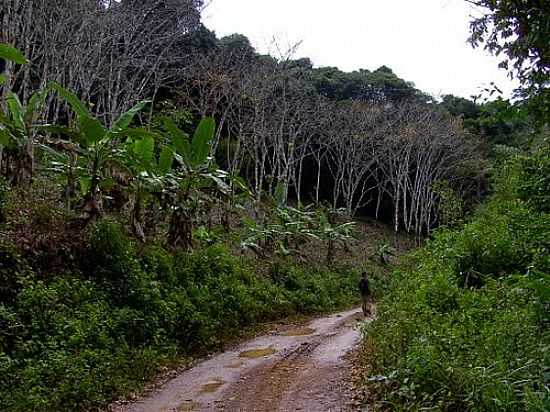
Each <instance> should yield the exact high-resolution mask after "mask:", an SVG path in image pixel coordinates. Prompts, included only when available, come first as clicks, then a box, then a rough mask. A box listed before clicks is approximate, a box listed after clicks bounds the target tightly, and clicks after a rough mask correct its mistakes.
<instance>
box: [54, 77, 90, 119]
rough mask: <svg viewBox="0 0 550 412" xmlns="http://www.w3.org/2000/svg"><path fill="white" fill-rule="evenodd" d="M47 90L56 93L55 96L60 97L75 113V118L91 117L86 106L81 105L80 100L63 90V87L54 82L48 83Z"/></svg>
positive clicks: (68, 91)
mask: <svg viewBox="0 0 550 412" xmlns="http://www.w3.org/2000/svg"><path fill="white" fill-rule="evenodd" d="M48 89H51V90H54V91H55V92H57V94H58V95H59V96H60V97H62V98H63V99H64V100H65V101H66V102H67V103H68V104H69V105H70V106H71V109H73V111H74V112H75V113H76V115H77V116H79V117H92V115H91V114H90V112H89V111H88V109H87V108H86V105H85V104H84V103H82V102H81V101H80V99H79V98H78V97H77V95H76V94H74V93H73V92H71V91H70V90H67V89H65V88H64V87H63V86H61V85H60V84H58V83H55V82H51V83H49V85H48Z"/></svg>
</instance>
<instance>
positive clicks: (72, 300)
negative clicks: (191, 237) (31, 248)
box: [0, 220, 358, 412]
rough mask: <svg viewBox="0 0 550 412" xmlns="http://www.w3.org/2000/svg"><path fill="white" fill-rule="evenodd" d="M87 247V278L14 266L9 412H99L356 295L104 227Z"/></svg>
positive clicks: (351, 288)
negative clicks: (173, 366)
mask: <svg viewBox="0 0 550 412" xmlns="http://www.w3.org/2000/svg"><path fill="white" fill-rule="evenodd" d="M87 243H88V251H87V253H86V256H85V258H84V259H83V263H82V270H83V274H82V275H58V276H48V277H47V278H46V279H44V280H41V279H38V278H37V276H36V275H34V274H32V273H31V272H30V270H28V269H25V268H26V266H25V265H24V262H20V259H19V258H17V255H16V254H14V255H9V256H11V257H10V259H12V260H13V263H14V264H13V265H10V266H9V270H10V272H9V273H10V276H11V278H13V279H15V280H16V282H17V284H18V285H19V286H18V288H14V289H10V298H9V299H4V300H2V301H1V302H0V410H2V411H10V412H11V411H29V410H40V411H77V410H97V409H99V408H101V407H102V406H104V405H105V404H107V403H108V402H110V401H111V400H113V399H114V398H116V397H117V396H120V395H122V394H125V393H128V392H130V391H134V390H138V389H139V388H140V387H141V385H142V384H143V382H145V381H147V380H148V379H151V378H152V377H153V376H154V374H155V373H156V371H157V370H158V367H159V366H160V365H161V364H163V363H166V362H168V361H173V360H175V359H177V358H178V356H182V355H183V356H186V355H196V354H197V353H201V352H203V351H206V350H210V349H213V348H219V345H220V343H221V342H223V341H224V340H225V339H226V338H228V337H231V336H234V335H236V334H238V333H241V331H242V330H243V328H245V327H247V326H251V325H253V324H255V323H257V322H262V321H267V320H272V319H275V318H279V317H282V316H287V315H291V314H295V313H311V312H313V311H326V310H332V309H335V308H338V307H341V306H345V305H348V304H350V303H354V299H355V295H356V292H355V287H356V282H357V279H358V277H357V276H358V275H357V274H356V273H348V272H344V271H343V272H341V273H336V272H334V273H333V272H322V271H312V270H309V269H308V270H305V269H301V268H299V267H296V266H295V265H286V264H285V265H284V273H285V276H287V277H288V279H289V281H288V282H282V281H278V280H277V281H275V280H273V279H271V278H270V277H267V276H265V277H264V276H261V275H258V274H255V273H254V269H253V267H252V265H251V264H250V263H248V262H246V261H244V260H242V259H240V258H235V257H233V256H232V255H231V254H230V253H229V252H228V250H227V249H226V248H224V247H222V246H219V245H212V246H209V247H206V248H203V249H201V250H199V251H196V252H194V253H179V254H177V255H175V256H173V255H172V254H170V253H168V252H167V251H166V250H164V249H163V248H162V247H161V246H159V245H143V246H142V247H141V248H140V249H141V250H138V249H137V248H136V246H135V245H134V244H133V243H132V241H131V240H130V239H129V238H128V236H127V235H126V233H125V231H124V229H123V228H122V227H121V226H120V225H118V224H117V223H116V222H113V221H111V220H100V221H98V222H97V223H95V224H93V225H92V226H91V227H90V228H89V232H88V238H87ZM0 250H1V251H4V249H0ZM6 251H7V252H10V249H9V248H8V249H6ZM7 252H6V253H7ZM10 253H11V252H10ZM6 256H7V255H6ZM1 262H3V263H4V266H5V262H8V260H2V261H1ZM20 264H21V266H19V265H20ZM27 272H28V273H27ZM290 279H292V280H290Z"/></svg>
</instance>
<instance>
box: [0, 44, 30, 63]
mask: <svg viewBox="0 0 550 412" xmlns="http://www.w3.org/2000/svg"><path fill="white" fill-rule="evenodd" d="M0 58H2V59H5V60H9V61H12V62H14V63H16V64H27V63H28V61H27V59H26V58H25V56H23V53H21V52H20V51H19V50H17V49H16V48H15V47H11V46H9V45H7V44H4V43H0Z"/></svg>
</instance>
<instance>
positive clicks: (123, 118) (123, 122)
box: [111, 100, 151, 133]
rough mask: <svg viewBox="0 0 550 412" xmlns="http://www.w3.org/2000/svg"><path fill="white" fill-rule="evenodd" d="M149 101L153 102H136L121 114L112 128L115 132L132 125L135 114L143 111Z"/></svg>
mask: <svg viewBox="0 0 550 412" xmlns="http://www.w3.org/2000/svg"><path fill="white" fill-rule="evenodd" d="M148 103H151V101H150V100H143V101H141V102H139V103H138V104H136V105H135V106H134V107H132V108H131V109H130V110H128V111H127V112H125V113H123V114H121V115H120V117H119V118H118V120H117V121H116V122H115V124H114V125H113V127H112V128H111V130H112V131H113V132H115V133H119V132H121V131H122V130H124V129H127V128H128V126H130V123H132V120H133V119H134V117H135V115H136V114H138V113H139V112H141V111H142V110H143V108H144V107H145V106H146V105H147V104H148Z"/></svg>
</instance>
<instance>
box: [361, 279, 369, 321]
mask: <svg viewBox="0 0 550 412" xmlns="http://www.w3.org/2000/svg"><path fill="white" fill-rule="evenodd" d="M359 291H360V292H361V300H362V303H363V305H362V308H363V314H364V315H365V316H369V315H370V314H371V311H370V296H371V293H370V288H369V276H368V274H367V272H363V273H362V274H361V280H360V281H359Z"/></svg>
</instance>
